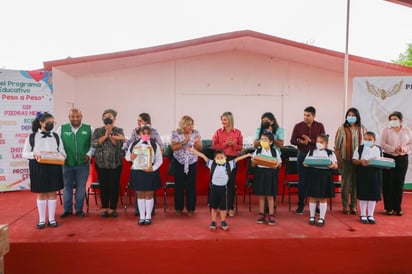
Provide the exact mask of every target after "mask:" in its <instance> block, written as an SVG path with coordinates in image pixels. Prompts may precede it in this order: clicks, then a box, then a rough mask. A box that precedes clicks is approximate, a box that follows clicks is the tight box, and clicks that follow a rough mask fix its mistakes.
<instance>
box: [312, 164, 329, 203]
mask: <svg viewBox="0 0 412 274" xmlns="http://www.w3.org/2000/svg"><path fill="white" fill-rule="evenodd" d="M306 178H307V180H308V184H309V185H308V196H310V197H313V198H333V197H335V189H334V185H333V172H332V170H331V169H321V168H313V167H309V168H308V169H307V176H306Z"/></svg>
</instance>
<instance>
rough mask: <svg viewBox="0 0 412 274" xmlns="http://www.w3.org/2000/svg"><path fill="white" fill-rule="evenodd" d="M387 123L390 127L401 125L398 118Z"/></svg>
mask: <svg viewBox="0 0 412 274" xmlns="http://www.w3.org/2000/svg"><path fill="white" fill-rule="evenodd" d="M389 125H390V126H391V127H399V126H400V125H401V123H400V122H399V120H390V121H389Z"/></svg>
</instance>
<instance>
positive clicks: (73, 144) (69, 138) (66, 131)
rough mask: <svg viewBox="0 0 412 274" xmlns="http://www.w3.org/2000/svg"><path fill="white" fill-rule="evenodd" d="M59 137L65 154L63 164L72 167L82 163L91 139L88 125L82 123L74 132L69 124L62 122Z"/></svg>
mask: <svg viewBox="0 0 412 274" xmlns="http://www.w3.org/2000/svg"><path fill="white" fill-rule="evenodd" d="M60 137H61V139H62V142H63V146H64V150H65V151H66V155H67V156H66V162H65V164H66V165H68V166H72V167H74V166H77V165H80V164H83V163H84V156H85V155H86V154H87V152H89V149H90V143H91V139H92V129H91V127H90V125H86V124H82V125H81V126H80V128H79V129H78V130H77V132H76V134H74V133H73V131H72V127H71V124H70V123H68V124H64V125H62V127H61V136H60Z"/></svg>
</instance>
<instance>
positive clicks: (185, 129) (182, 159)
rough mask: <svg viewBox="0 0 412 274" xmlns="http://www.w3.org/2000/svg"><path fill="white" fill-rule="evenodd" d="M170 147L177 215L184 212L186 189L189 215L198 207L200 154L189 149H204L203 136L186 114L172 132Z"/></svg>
mask: <svg viewBox="0 0 412 274" xmlns="http://www.w3.org/2000/svg"><path fill="white" fill-rule="evenodd" d="M170 141H171V142H170V148H171V149H172V151H173V158H174V159H173V161H174V176H175V210H176V215H182V214H183V208H184V200H185V199H184V198H185V190H186V209H187V214H188V215H189V216H191V215H193V214H194V212H195V209H196V170H197V168H196V165H197V159H198V156H197V155H196V154H195V153H193V152H190V151H188V148H190V147H194V148H195V149H196V150H198V151H201V150H202V138H201V136H200V134H199V132H198V131H197V130H195V129H194V120H193V118H192V117H190V116H188V115H185V116H183V117H182V118H181V119H180V121H179V127H178V128H177V129H176V130H174V131H173V132H172V137H171V140H170Z"/></svg>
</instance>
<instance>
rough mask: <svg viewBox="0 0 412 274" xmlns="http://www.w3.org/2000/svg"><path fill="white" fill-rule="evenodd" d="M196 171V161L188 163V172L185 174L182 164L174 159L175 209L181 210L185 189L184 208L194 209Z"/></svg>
mask: <svg viewBox="0 0 412 274" xmlns="http://www.w3.org/2000/svg"><path fill="white" fill-rule="evenodd" d="M196 171H197V163H194V164H191V165H189V172H188V174H186V173H184V165H182V164H180V163H179V162H178V161H177V160H175V163H174V176H175V210H179V211H181V210H183V208H184V204H185V190H186V209H187V210H188V211H194V210H195V209H196Z"/></svg>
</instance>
